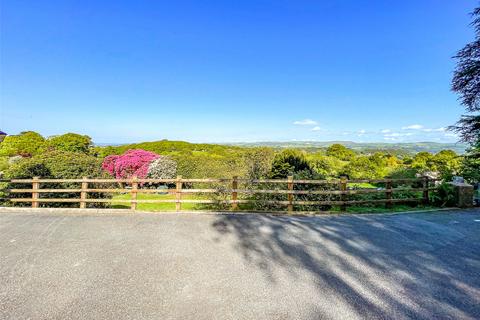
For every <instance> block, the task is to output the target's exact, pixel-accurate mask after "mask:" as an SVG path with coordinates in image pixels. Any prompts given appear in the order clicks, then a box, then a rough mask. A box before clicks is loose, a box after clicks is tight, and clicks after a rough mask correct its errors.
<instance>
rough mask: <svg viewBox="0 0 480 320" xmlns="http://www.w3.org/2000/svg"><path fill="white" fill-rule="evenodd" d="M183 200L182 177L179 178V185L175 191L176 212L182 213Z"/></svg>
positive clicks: (177, 184)
mask: <svg viewBox="0 0 480 320" xmlns="http://www.w3.org/2000/svg"><path fill="white" fill-rule="evenodd" d="M181 199H182V176H177V183H176V189H175V210H176V211H180V210H182V203H181V202H180V200H181Z"/></svg>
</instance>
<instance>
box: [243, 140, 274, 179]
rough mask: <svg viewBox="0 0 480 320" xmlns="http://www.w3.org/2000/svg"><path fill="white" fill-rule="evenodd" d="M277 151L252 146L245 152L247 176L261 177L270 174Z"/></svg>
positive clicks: (251, 177)
mask: <svg viewBox="0 0 480 320" xmlns="http://www.w3.org/2000/svg"><path fill="white" fill-rule="evenodd" d="M274 156H275V152H274V151H273V149H271V148H252V149H249V150H247V152H245V154H244V161H245V167H246V170H247V177H248V178H249V179H260V178H264V177H266V176H267V175H268V172H269V171H270V168H271V167H272V162H273V158H274Z"/></svg>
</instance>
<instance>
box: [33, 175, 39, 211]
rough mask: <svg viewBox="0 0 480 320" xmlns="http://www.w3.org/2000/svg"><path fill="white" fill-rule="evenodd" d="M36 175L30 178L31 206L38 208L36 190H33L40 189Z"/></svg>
mask: <svg viewBox="0 0 480 320" xmlns="http://www.w3.org/2000/svg"><path fill="white" fill-rule="evenodd" d="M38 179H39V178H38V177H33V179H32V208H38V201H36V200H38V192H36V191H35V190H38V189H40V183H39V182H38Z"/></svg>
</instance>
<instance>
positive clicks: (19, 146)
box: [0, 131, 45, 157]
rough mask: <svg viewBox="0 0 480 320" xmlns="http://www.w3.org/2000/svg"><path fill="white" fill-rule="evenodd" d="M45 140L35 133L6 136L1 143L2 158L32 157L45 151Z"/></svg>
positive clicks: (26, 132) (28, 132)
mask: <svg viewBox="0 0 480 320" xmlns="http://www.w3.org/2000/svg"><path fill="white" fill-rule="evenodd" d="M44 144H45V139H44V138H43V137H42V136H41V135H40V134H38V133H36V132H33V131H25V132H22V133H20V134H19V135H11V136H6V137H5V139H4V140H3V141H2V143H0V155H1V156H9V157H12V156H17V155H21V156H24V157H30V156H33V155H36V154H39V153H40V152H42V151H43V150H44V147H45V145H44Z"/></svg>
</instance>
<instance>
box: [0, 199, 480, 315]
mask: <svg viewBox="0 0 480 320" xmlns="http://www.w3.org/2000/svg"><path fill="white" fill-rule="evenodd" d="M0 319H3V320H6V319H162V320H163V319H221V320H225V319H480V210H478V209H476V210H466V211H452V212H437V213H416V214H398V215H343V216H318V217H285V216H283V217H274V216H261V215H253V214H252V215H212V214H172V213H170V214H141V213H138V214H130V213H121V214H112V213H110V214H80V213H38V212H35V213H33V212H9V213H0Z"/></svg>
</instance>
